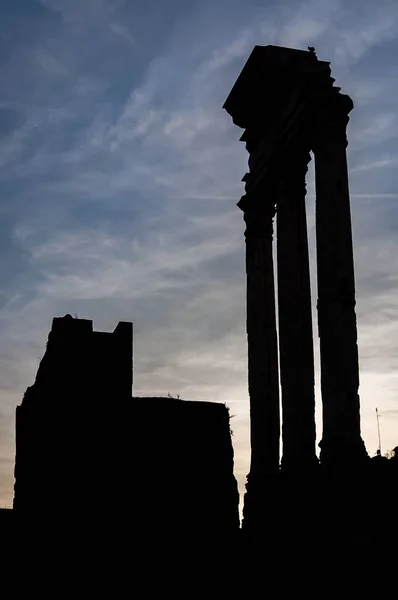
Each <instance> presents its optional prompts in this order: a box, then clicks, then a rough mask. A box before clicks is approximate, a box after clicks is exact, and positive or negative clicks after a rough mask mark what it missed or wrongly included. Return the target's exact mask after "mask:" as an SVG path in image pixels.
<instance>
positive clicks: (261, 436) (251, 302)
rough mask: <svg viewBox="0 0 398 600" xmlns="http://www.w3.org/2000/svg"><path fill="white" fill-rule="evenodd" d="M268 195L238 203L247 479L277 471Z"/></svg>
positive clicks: (275, 351)
mask: <svg viewBox="0 0 398 600" xmlns="http://www.w3.org/2000/svg"><path fill="white" fill-rule="evenodd" d="M266 193H267V190H265V191H264V195H265V194H266ZM268 193H270V194H271V197H270V198H267V197H266V196H265V197H262V196H261V195H260V194H259V196H258V198H255V199H250V201H248V202H247V201H246V202H244V203H241V204H240V208H242V210H243V211H244V218H245V222H246V232H245V237H246V273H247V314H246V326H247V339H248V371H249V396H250V427H251V429H250V433H251V446H252V455H251V465H250V474H251V477H256V476H262V475H264V474H266V473H269V472H272V471H277V470H278V468H279V436H280V417H279V379H278V346H277V333H276V316H275V290H274V264H273V257H272V233H273V216H274V212H275V209H274V201H273V198H272V193H273V190H272V189H271V190H270V191H268ZM245 200H247V197H246V198H245Z"/></svg>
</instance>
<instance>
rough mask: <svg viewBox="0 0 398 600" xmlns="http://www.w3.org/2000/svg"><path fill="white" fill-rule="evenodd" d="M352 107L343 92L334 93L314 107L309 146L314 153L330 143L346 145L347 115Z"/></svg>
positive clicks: (350, 101) (352, 104)
mask: <svg viewBox="0 0 398 600" xmlns="http://www.w3.org/2000/svg"><path fill="white" fill-rule="evenodd" d="M353 108H354V103H353V101H352V100H351V98H350V97H349V96H347V95H345V94H336V95H335V96H332V97H330V98H327V99H326V100H325V102H324V104H319V105H317V106H316V107H314V109H313V127H312V144H311V147H312V149H313V151H314V153H315V154H316V153H317V152H319V151H322V149H324V148H326V147H328V146H330V145H331V144H332V145H338V146H344V148H346V147H347V144H348V142H347V125H348V122H349V120H350V118H349V116H348V115H349V113H350V112H351V110H352V109H353Z"/></svg>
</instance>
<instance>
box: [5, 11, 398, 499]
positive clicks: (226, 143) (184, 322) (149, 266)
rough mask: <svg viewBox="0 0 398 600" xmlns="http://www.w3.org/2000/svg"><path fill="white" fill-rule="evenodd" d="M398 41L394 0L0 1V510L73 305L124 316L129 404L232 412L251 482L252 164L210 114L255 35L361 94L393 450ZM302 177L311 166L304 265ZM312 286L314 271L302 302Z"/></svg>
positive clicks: (369, 293)
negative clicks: (19, 429) (30, 395)
mask: <svg viewBox="0 0 398 600" xmlns="http://www.w3.org/2000/svg"><path fill="white" fill-rule="evenodd" d="M397 32H398V4H397V3H396V2H395V0H392V1H386V0H380V1H378V2H377V3H375V2H373V1H367V0H365V1H356V0H348V1H347V0H345V1H344V2H342V1H336V0H325V1H324V0H316V1H312V2H305V1H303V2H296V1H295V2H283V1H279V2H270V3H267V2H266V1H264V0H261V1H260V0H258V1H257V0H245V2H243V1H239V2H238V1H237V0H228V1H227V0H212V1H208V2H207V1H203V0H202V1H200V2H199V1H198V2H196V1H189V0H186V1H182V0H170V1H169V2H165V1H164V0H153V1H152V2H142V1H140V0H137V1H135V0H131V1H128V0H125V1H123V0H114V1H112V0H42V1H38V0H3V1H2V3H1V6H0V217H1V218H0V227H1V230H0V282H1V287H0V290H1V291H0V504H4V503H5V504H8V505H9V504H11V502H12V494H13V490H12V486H13V461H14V412H15V406H16V404H18V403H19V402H20V400H21V397H22V395H23V392H24V390H25V389H26V387H27V386H28V385H30V384H31V383H32V381H33V379H34V376H35V373H36V370H37V366H38V363H39V360H40V358H41V356H42V355H43V353H44V349H45V342H46V339H47V334H48V330H49V328H50V326H51V320H52V317H53V316H60V315H63V314H65V313H67V312H69V313H72V314H74V313H76V314H77V315H78V316H79V317H81V318H91V319H93V320H94V327H95V328H96V329H98V330H102V329H103V330H113V328H114V327H115V326H116V324H117V322H118V321H119V320H132V321H134V323H135V356H136V359H135V393H136V394H140V395H154V394H157V395H166V394H167V393H168V392H169V393H171V394H180V395H181V397H184V398H187V399H197V400H215V401H219V402H226V403H227V404H228V405H229V406H230V407H231V412H232V413H233V414H234V415H235V416H234V418H233V422H232V424H233V429H234V443H235V452H236V456H235V462H236V475H237V477H238V479H239V482H240V486H241V489H243V484H244V478H245V475H246V473H247V471H248V462H249V440H248V397H247V383H246V356H247V349H246V336H245V273H244V239H243V230H244V226H243V220H242V215H241V213H240V211H239V209H238V208H237V207H236V202H237V201H238V200H239V198H240V196H241V195H242V183H241V181H240V180H241V177H242V176H243V174H244V173H245V172H246V170H247V155H246V152H245V148H244V145H242V144H240V143H239V142H238V139H239V137H240V133H241V132H240V130H239V129H238V128H236V127H235V126H233V124H232V122H231V120H230V118H229V117H228V115H227V114H226V113H225V112H224V111H223V110H222V108H221V107H222V104H223V102H224V100H225V98H226V96H227V95H228V92H229V90H230V88H231V86H232V84H233V83H234V81H235V79H236V77H237V76H238V74H239V72H240V70H241V68H242V66H243V65H244V63H245V61H246V59H247V57H248V55H249V54H250V52H251V50H252V48H253V46H254V45H255V44H263V45H266V44H278V45H285V46H290V47H296V48H303V49H306V47H307V46H308V45H314V46H315V47H316V50H317V54H318V57H319V58H321V59H323V60H329V61H331V63H332V72H333V76H334V77H335V78H336V80H337V84H338V85H339V86H341V87H342V89H343V91H344V92H345V93H348V94H349V95H351V96H352V98H353V100H354V103H355V109H354V111H353V113H352V118H351V121H350V125H349V130H348V134H349V149H348V153H349V154H348V157H349V166H350V185H351V197H352V215H353V230H354V243H355V261H356V275H357V299H358V306H357V308H358V325H359V343H360V359H361V389H360V392H361V400H362V429H363V437H364V439H365V442H366V444H367V447H368V450H369V452H371V453H374V452H375V450H376V448H377V432H376V421H375V416H374V415H375V407H376V406H379V408H380V410H381V411H383V410H384V411H385V414H384V416H383V418H382V419H381V422H380V424H381V428H382V438H383V444H384V447H385V449H387V448H391V447H393V446H395V445H397V444H398V430H397V427H396V426H397V425H398V419H397V418H396V417H395V414H396V413H394V411H395V410H398V393H397V391H398V341H397V340H398V294H397V292H398V238H397V229H398V208H397V206H398V204H397V203H398V175H397V167H398V152H397V150H398V110H397V107H396V98H397V95H398V78H397V75H398V63H397V62H396V61H395V57H396V56H398V34H397ZM312 177H313V171H312V169H310V173H309V181H308V220H309V230H310V244H311V255H312V260H313V258H314V243H313V242H314V239H313V204H314V190H313V181H312ZM312 272H313V275H315V273H314V269H313V264H312ZM315 287H316V286H315V278H313V294H314V298H315V292H316V290H315ZM315 323H316V321H314V324H315ZM316 342H317V340H316ZM317 359H318V357H317ZM318 383H319V377H318V374H317V385H318ZM318 396H319V395H318ZM54 401H56V399H54ZM319 404H320V403H319V397H318V406H317V418H318V422H319V418H320V406H319ZM388 411H390V412H388ZM395 432H396V433H395ZM319 433H320V427H319Z"/></svg>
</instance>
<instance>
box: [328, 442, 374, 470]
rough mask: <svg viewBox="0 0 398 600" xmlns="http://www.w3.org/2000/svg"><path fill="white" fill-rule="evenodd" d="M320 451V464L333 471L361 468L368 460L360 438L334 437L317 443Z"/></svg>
mask: <svg viewBox="0 0 398 600" xmlns="http://www.w3.org/2000/svg"><path fill="white" fill-rule="evenodd" d="M319 447H320V449H321V454H320V463H321V466H322V467H323V468H326V469H331V470H333V471H337V470H341V471H346V470H348V469H352V468H356V469H358V468H361V467H362V466H365V465H367V464H368V461H369V460H370V458H369V455H368V453H367V451H366V448H365V444H364V442H363V440H362V438H361V437H358V438H356V439H347V438H345V437H343V436H334V437H330V438H326V439H323V440H322V441H321V442H319Z"/></svg>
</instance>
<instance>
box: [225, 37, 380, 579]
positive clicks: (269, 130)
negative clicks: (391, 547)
mask: <svg viewBox="0 0 398 600" xmlns="http://www.w3.org/2000/svg"><path fill="white" fill-rule="evenodd" d="M334 81H335V80H334V79H333V78H332V77H331V70H330V63H328V62H324V61H320V60H318V58H317V56H316V54H315V49H314V48H309V52H306V51H302V50H293V49H289V48H282V47H277V46H265V47H262V46H256V47H255V48H254V50H253V52H252V53H251V55H250V57H249V59H248V61H247V62H246V64H245V66H244V68H243V70H242V72H241V74H240V75H239V77H238V79H237V81H236V83H235V84H234V86H233V88H232V90H231V92H230V94H229V96H228V98H227V100H226V102H225V104H224V108H225V109H226V110H227V112H228V113H229V114H230V115H231V117H232V119H233V122H234V124H235V125H238V126H239V127H241V128H242V129H244V133H243V134H242V136H241V138H240V139H241V141H243V142H245V144H246V149H247V151H248V153H249V172H248V173H246V175H245V176H244V177H243V181H244V182H245V195H244V196H243V197H242V198H241V199H240V201H239V203H238V206H239V208H240V209H241V210H242V211H243V213H244V220H245V223H246V231H245V238H246V273H247V337H248V371H249V396H250V425H251V465H250V473H249V475H248V479H247V485H246V489H247V492H246V495H245V502H244V512H243V515H244V520H243V529H244V531H245V532H246V534H247V535H248V536H250V537H251V538H253V539H255V540H257V542H259V543H261V544H262V548H264V545H263V544H264V540H265V539H267V548H268V550H269V549H270V548H272V550H271V551H270V552H268V554H269V555H271V556H272V555H273V557H274V559H275V556H276V555H278V554H279V557H280V564H283V563H285V564H289V569H291V568H292V567H293V566H294V568H296V569H298V570H300V569H303V570H305V568H306V565H307V564H308V560H309V554H308V552H306V551H303V547H302V541H303V540H304V539H305V540H306V541H307V544H308V546H309V547H312V548H313V552H314V554H316V556H312V555H311V559H310V560H311V563H312V565H313V566H315V567H316V568H317V569H318V570H319V572H320V573H322V572H323V571H322V569H323V568H325V567H328V568H330V569H331V568H336V566H337V569H338V573H340V574H341V573H342V566H343V565H344V564H347V561H346V560H345V559H346V558H347V556H346V557H345V558H344V553H345V552H346V551H347V548H350V550H349V551H348V552H349V555H350V554H353V555H355V558H353V559H352V561H353V562H352V564H351V563H350V568H349V571H350V573H353V572H354V571H355V569H354V566H353V565H354V563H355V559H357V561H358V564H360V565H361V566H362V567H363V566H364V565H366V564H368V563H367V562H366V561H364V556H365V555H366V553H368V555H369V553H370V554H371V550H372V548H374V545H373V542H374V533H375V530H374V528H373V526H370V525H366V526H364V522H365V521H366V519H368V520H369V514H370V509H371V505H372V501H371V499H375V498H376V495H375V494H376V489H375V488H374V487H373V484H374V483H375V481H374V479H373V478H372V472H371V470H370V459H369V457H368V455H367V452H366V449H365V446H364V443H363V441H362V438H361V433H360V410H359V396H358V387H359V376H358V371H359V369H358V348H357V328H356V315H355V281H354V262H353V247H352V233H351V216H350V199H349V189H348V174H347V158H346V147H347V137H346V127H347V124H348V121H349V117H348V115H349V113H350V111H351V110H352V108H353V103H352V100H351V98H349V96H347V95H344V94H341V93H340V88H338V87H335V86H334V85H333V84H334ZM311 151H312V152H313V154H314V158H315V185H316V251H317V252H316V256H317V285H318V301H317V311H318V335H319V338H320V358H321V392H322V406H323V435H322V440H321V442H320V444H319V446H320V447H321V453H320V464H319V461H318V458H317V455H316V448H315V441H316V431H315V402H314V352H313V334H312V319H311V293H310V275H309V259H308V241H307V224H306V208H305V195H306V182H305V177H306V172H307V165H308V162H309V161H310V158H311V157H310V152H311ZM275 217H276V247H277V256H276V259H277V281H278V289H277V307H278V324H279V328H278V334H279V340H278V335H277V326H276V301H275V286H274V267H273V231H274V218H275ZM279 381H280V385H281V390H282V399H281V400H282V402H281V404H282V446H283V455H282V459H281V461H280V457H279V447H280V421H281V418H280V408H279ZM271 515H272V517H271ZM319 527H321V528H322V531H323V535H322V542H323V544H324V545H323V546H322V550H321V552H320V554H317V552H316V550H315V547H316V545H317V543H319V534H318V530H319ZM255 548H256V550H255V555H254V557H252V558H253V560H255V559H258V560H259V561H260V562H261V561H262V560H264V556H263V555H262V554H261V553H260V555H259V553H258V548H259V546H257V545H256V546H255ZM259 556H261V558H259ZM350 560H351V558H350ZM286 561H287V562H286ZM365 568H366V567H365Z"/></svg>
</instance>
